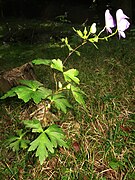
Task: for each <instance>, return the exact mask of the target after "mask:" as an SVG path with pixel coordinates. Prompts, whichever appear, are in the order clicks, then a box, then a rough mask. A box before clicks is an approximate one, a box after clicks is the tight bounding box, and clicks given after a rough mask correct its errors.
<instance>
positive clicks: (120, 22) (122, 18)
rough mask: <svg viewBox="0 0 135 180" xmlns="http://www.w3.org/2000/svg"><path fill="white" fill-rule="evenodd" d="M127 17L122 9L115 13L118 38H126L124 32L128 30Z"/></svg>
mask: <svg viewBox="0 0 135 180" xmlns="http://www.w3.org/2000/svg"><path fill="white" fill-rule="evenodd" d="M127 19H129V17H128V16H126V15H125V14H124V13H123V11H122V9H118V10H117V12H116V20H117V29H118V33H119V38H120V37H121V36H122V37H123V38H125V37H126V35H125V32H124V31H125V30H126V29H128V28H129V26H130V23H129V22H128V20H127Z"/></svg>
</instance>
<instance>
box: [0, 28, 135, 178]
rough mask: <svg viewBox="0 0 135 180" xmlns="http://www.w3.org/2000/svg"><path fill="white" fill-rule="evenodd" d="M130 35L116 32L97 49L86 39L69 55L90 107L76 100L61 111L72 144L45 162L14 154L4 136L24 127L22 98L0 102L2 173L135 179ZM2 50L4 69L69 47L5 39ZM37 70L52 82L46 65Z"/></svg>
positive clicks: (134, 66) (134, 67) (62, 53)
mask: <svg viewBox="0 0 135 180" xmlns="http://www.w3.org/2000/svg"><path fill="white" fill-rule="evenodd" d="M50 27H51V28H52V26H50ZM60 27H61V28H62V30H63V29H64V30H65V28H64V27H63V26H60ZM60 27H59V28H60ZM53 28H54V25H53ZM70 28H71V26H70ZM54 29H55V28H54ZM132 36H133V34H130V33H129V34H128V35H127V39H125V40H123V39H121V40H120V41H119V40H117V38H115V37H114V38H112V39H111V40H109V42H100V43H99V44H98V46H99V50H97V49H96V48H95V47H93V46H92V45H90V44H88V45H86V46H84V47H82V48H81V49H80V52H81V56H80V57H78V56H77V55H75V54H74V55H73V56H71V57H70V58H69V60H68V62H67V67H70V68H71V67H74V68H76V69H78V70H79V72H80V76H79V77H80V79H81V87H82V89H83V90H84V91H85V93H86V94H87V98H86V104H87V109H88V112H89V113H86V112H85V111H84V110H83V108H82V107H81V106H79V105H77V104H74V111H69V112H68V113H67V114H66V115H61V116H60V117H59V118H60V120H61V121H60V125H61V127H62V129H63V130H64V132H65V134H66V137H67V139H68V143H69V144H70V148H69V149H63V148H59V149H57V150H56V154H54V155H51V156H50V158H48V159H47V160H46V161H45V162H44V164H43V165H42V166H40V164H39V162H38V161H37V159H36V158H35V157H33V155H31V154H26V153H25V152H19V154H15V153H13V152H12V151H11V150H10V149H8V148H7V147H6V146H5V144H4V140H5V139H7V137H8V136H9V135H11V134H14V131H15V130H17V129H19V128H20V125H21V120H18V119H19V113H20V108H21V106H22V102H21V101H17V100H16V99H14V100H12V99H11V100H9V101H8V102H6V101H3V102H2V103H1V107H0V108H1V110H0V119H1V120H0V123H1V130H0V131H1V138H0V142H1V147H0V151H1V157H0V161H1V162H0V179H2V180H5V179H18V180H21V179H28V180H29V179H34V180H44V179H47V180H49V179H51V180H53V179H56V180H59V179H60V180H76V179H78V180H133V179H134V177H135V153H134V150H135V129H134V128H135V127H134V121H135V99H134V97H135V61H134V60H135V57H134V51H135V42H134V41H133V37H132ZM71 40H72V39H71ZM0 51H1V57H0V58H1V59H0V60H1V62H2V65H1V67H0V71H5V70H8V69H11V68H13V67H16V66H19V65H21V64H23V63H25V62H29V61H31V60H33V59H35V58H47V59H48V58H50V59H52V58H61V59H64V58H65V57H66V55H67V53H68V51H67V50H66V48H65V47H61V43H60V41H57V40H55V39H53V40H50V42H47V43H36V44H35V43H32V44H31V43H27V42H23V43H21V42H14V43H13V42H10V43H6V44H2V45H1V47H0ZM35 71H36V72H37V73H38V78H39V79H40V80H41V81H42V82H43V83H44V84H45V85H46V86H51V80H50V78H49V77H50V76H51V74H50V71H49V70H48V69H45V70H44V67H35Z"/></svg>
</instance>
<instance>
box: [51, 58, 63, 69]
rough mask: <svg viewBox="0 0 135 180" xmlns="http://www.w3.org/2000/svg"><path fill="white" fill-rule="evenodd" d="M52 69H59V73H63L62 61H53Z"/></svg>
mask: <svg viewBox="0 0 135 180" xmlns="http://www.w3.org/2000/svg"><path fill="white" fill-rule="evenodd" d="M51 68H53V69H57V70H58V71H61V72H63V64H62V61H61V60H60V59H57V60H56V59H53V60H52V64H51Z"/></svg>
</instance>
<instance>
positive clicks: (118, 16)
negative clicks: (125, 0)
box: [116, 9, 129, 23]
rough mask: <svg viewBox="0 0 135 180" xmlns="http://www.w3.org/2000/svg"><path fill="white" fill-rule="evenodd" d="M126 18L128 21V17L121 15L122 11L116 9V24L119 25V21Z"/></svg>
mask: <svg viewBox="0 0 135 180" xmlns="http://www.w3.org/2000/svg"><path fill="white" fill-rule="evenodd" d="M126 18H127V19H129V17H128V16H126V15H125V14H124V13H123V11H122V9H118V10H117V11H116V19H117V23H119V21H121V19H126Z"/></svg>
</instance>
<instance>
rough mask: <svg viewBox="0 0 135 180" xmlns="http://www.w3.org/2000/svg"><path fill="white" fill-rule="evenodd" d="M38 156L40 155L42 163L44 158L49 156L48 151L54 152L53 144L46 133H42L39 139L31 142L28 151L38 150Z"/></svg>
mask: <svg viewBox="0 0 135 180" xmlns="http://www.w3.org/2000/svg"><path fill="white" fill-rule="evenodd" d="M36 149H37V151H36V157H39V161H40V164H41V165H42V164H43V162H44V160H45V159H46V158H47V157H48V152H47V151H50V152H51V153H54V149H53V144H52V142H51V141H50V140H49V138H48V137H47V135H46V134H45V132H43V133H41V134H40V135H39V136H38V138H37V139H35V140H34V141H32V142H31V143H30V148H29V149H28V151H34V150H36Z"/></svg>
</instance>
